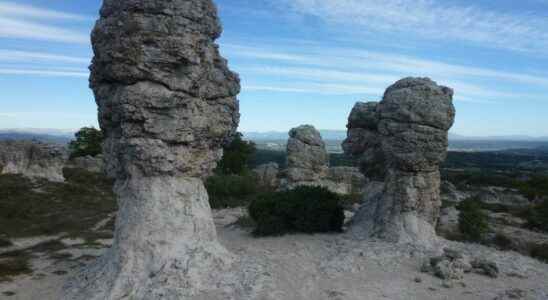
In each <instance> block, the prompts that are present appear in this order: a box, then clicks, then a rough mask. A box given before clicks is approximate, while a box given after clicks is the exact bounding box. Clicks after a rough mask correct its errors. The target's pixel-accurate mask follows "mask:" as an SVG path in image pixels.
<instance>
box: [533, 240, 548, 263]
mask: <svg viewBox="0 0 548 300" xmlns="http://www.w3.org/2000/svg"><path fill="white" fill-rule="evenodd" d="M531 256H532V257H534V258H537V259H538V260H541V261H544V262H545V263H548V244H542V245H538V246H535V247H533V249H531Z"/></svg>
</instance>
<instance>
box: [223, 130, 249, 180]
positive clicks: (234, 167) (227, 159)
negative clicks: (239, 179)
mask: <svg viewBox="0 0 548 300" xmlns="http://www.w3.org/2000/svg"><path fill="white" fill-rule="evenodd" d="M255 151H256V147H255V143H253V142H250V141H245V140H244V139H243V135H242V134H241V133H239V132H238V133H236V134H235V136H234V137H233V139H232V141H231V142H230V144H228V145H227V146H225V147H224V155H223V158H222V159H221V161H220V162H219V164H218V165H217V172H218V173H222V174H235V175H242V174H244V173H245V172H246V171H247V170H248V164H249V161H250V160H251V157H252V155H253V154H255Z"/></svg>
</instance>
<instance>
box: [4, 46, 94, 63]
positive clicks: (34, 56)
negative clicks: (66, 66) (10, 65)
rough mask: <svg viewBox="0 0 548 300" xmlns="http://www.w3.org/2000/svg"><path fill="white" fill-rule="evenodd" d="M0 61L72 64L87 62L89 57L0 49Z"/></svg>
mask: <svg viewBox="0 0 548 300" xmlns="http://www.w3.org/2000/svg"><path fill="white" fill-rule="evenodd" d="M0 61H3V62H61V63H71V64H72V63H74V64H88V63H89V62H90V58H87V57H75V56H68V55H58V54H53V53H47V52H32V51H18V50H9V49H0Z"/></svg>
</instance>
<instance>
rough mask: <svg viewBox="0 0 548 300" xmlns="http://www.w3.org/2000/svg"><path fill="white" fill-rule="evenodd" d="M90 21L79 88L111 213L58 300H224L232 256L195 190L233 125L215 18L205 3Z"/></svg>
mask: <svg viewBox="0 0 548 300" xmlns="http://www.w3.org/2000/svg"><path fill="white" fill-rule="evenodd" d="M100 14H101V17H100V19H99V20H98V21H97V23H96V25H95V28H94V30H93V33H92V44H93V50H94V54H95V56H94V58H93V64H92V66H91V78H90V85H91V88H92V89H93V91H94V94H95V99H96V102H97V104H98V106H99V122H100V125H101V128H102V130H103V132H104V134H105V142H104V155H105V161H106V172H107V174H108V175H110V176H111V177H113V178H115V179H116V184H115V192H116V194H117V196H118V201H119V213H118V216H117V221H116V231H115V239H114V244H113V246H112V248H111V249H110V250H109V251H108V252H107V253H106V254H105V255H104V256H103V257H101V258H100V259H99V260H98V261H97V262H96V263H95V264H93V265H92V266H91V267H90V268H89V269H87V270H84V271H83V272H82V273H81V274H80V275H79V276H78V277H77V278H75V279H74V280H72V281H71V282H69V283H68V284H67V285H66V287H65V291H66V294H65V299H70V300H77V299H85V300H93V299H97V300H99V299H101V300H104V299H143V300H144V299H231V298H232V297H234V295H235V294H236V293H237V290H238V284H239V283H238V282H237V281H238V280H236V279H235V278H233V276H231V275H230V274H231V273H230V271H229V270H230V268H231V267H232V266H233V262H234V259H235V257H234V256H233V255H232V254H230V253H229V252H228V251H226V250H225V249H224V247H222V246H221V245H220V244H219V243H218V241H217V235H216V229H215V226H214V223H213V220H212V217H211V209H210V207H209V203H208V196H207V192H206V190H205V188H204V186H203V183H202V179H203V178H204V177H206V176H208V175H209V174H210V173H211V172H212V170H213V169H214V168H215V166H216V162H217V161H218V160H219V159H220V158H221V156H222V145H223V143H225V142H226V141H227V140H228V139H229V138H230V136H231V135H232V134H233V133H234V132H235V130H236V127H237V124H238V121H239V113H238V101H237V99H236V95H237V94H238V93H239V91H240V84H239V78H238V76H237V74H235V73H232V72H231V71H230V70H229V69H228V67H227V62H226V60H225V59H223V58H222V57H221V56H220V54H219V47H218V46H217V45H216V44H215V40H216V39H217V38H218V37H219V36H220V34H221V25H220V23H219V20H218V17H217V10H216V8H215V6H214V4H213V2H212V1H211V0H169V1H146V0H124V1H120V0H105V1H103V7H102V9H101V13H100ZM230 278H232V280H231V279H230Z"/></svg>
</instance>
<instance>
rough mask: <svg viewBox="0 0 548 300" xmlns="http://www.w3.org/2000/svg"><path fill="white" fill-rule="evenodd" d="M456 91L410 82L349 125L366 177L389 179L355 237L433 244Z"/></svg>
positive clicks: (357, 113)
mask: <svg viewBox="0 0 548 300" xmlns="http://www.w3.org/2000/svg"><path fill="white" fill-rule="evenodd" d="M452 99H453V91H452V90H451V89H450V88H447V87H443V86H439V85H437V84H436V83H435V82H433V81H432V80H430V79H428V78H405V79H402V80H400V81H398V82H396V83H395V84H394V85H392V86H390V87H389V88H388V89H387V90H386V92H385V94H384V97H383V100H382V101H381V102H379V103H378V104H377V103H375V102H370V103H358V104H357V105H356V107H355V108H354V109H353V110H352V113H351V114H350V117H349V124H348V139H347V140H346V141H345V143H344V149H345V152H346V153H347V154H350V155H353V156H355V157H357V158H359V161H360V164H361V168H362V170H363V171H364V173H365V174H366V176H367V174H368V173H370V172H371V173H372V175H371V177H373V178H382V179H383V180H384V183H385V185H384V191H383V193H382V195H379V196H378V197H370V198H369V202H367V203H365V204H364V205H363V206H362V207H363V209H361V211H360V212H359V213H358V216H357V217H356V218H357V220H359V221H357V222H355V226H353V228H352V231H353V233H354V234H355V235H356V236H357V237H360V238H366V237H379V238H384V239H387V240H391V241H397V242H421V243H425V244H429V243H431V242H433V241H434V240H435V238H436V234H435V230H434V226H435V224H436V222H437V219H438V216H439V210H440V206H441V200H440V173H439V165H440V164H441V162H443V160H444V159H445V156H446V151H447V146H448V133H447V132H448V130H449V129H450V128H451V126H452V125H453V122H454V118H455V108H454V106H453V103H452Z"/></svg>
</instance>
